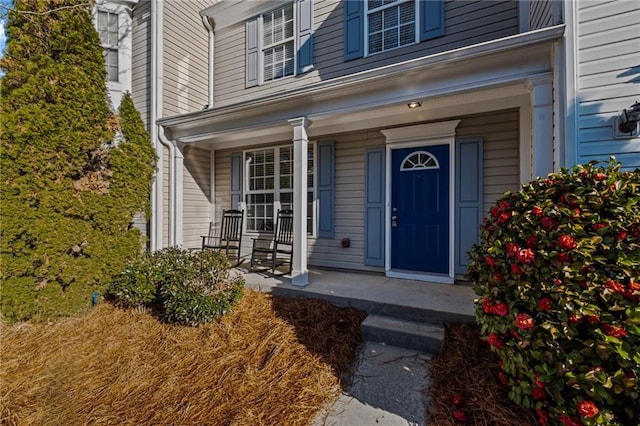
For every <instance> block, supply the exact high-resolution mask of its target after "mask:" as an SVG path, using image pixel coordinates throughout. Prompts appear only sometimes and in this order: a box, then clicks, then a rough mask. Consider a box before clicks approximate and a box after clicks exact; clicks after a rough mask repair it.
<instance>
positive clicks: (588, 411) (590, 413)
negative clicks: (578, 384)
mask: <svg viewBox="0 0 640 426" xmlns="http://www.w3.org/2000/svg"><path fill="white" fill-rule="evenodd" d="M599 412H600V410H598V407H597V406H596V404H594V403H593V401H588V400H584V401H580V402H579V403H578V413H580V415H581V416H584V417H587V418H589V419H590V418H591V417H595V416H597V415H598V413H599Z"/></svg>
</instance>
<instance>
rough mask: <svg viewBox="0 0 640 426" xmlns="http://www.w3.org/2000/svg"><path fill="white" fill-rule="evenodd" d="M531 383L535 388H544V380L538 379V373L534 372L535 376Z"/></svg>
mask: <svg viewBox="0 0 640 426" xmlns="http://www.w3.org/2000/svg"><path fill="white" fill-rule="evenodd" d="M533 384H534V385H535V387H537V388H543V389H544V382H543V381H542V380H540V375H539V374H536V375H535V377H534V378H533Z"/></svg>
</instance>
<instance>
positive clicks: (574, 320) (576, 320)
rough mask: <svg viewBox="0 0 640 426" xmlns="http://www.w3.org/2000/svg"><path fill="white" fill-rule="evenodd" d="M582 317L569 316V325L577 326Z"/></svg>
mask: <svg viewBox="0 0 640 426" xmlns="http://www.w3.org/2000/svg"><path fill="white" fill-rule="evenodd" d="M582 318H583V317H582V315H580V314H573V313H571V314H569V322H570V323H571V324H579V323H580V322H581V321H582Z"/></svg>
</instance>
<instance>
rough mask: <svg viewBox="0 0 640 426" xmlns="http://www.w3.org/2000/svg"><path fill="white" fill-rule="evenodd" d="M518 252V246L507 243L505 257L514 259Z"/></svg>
mask: <svg viewBox="0 0 640 426" xmlns="http://www.w3.org/2000/svg"><path fill="white" fill-rule="evenodd" d="M518 251H520V246H519V245H517V244H516V243H507V256H509V257H514V256H516V255H517V254H518Z"/></svg>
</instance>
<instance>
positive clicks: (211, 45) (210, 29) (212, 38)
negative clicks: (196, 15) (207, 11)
mask: <svg viewBox="0 0 640 426" xmlns="http://www.w3.org/2000/svg"><path fill="white" fill-rule="evenodd" d="M202 23H203V24H204V26H205V28H206V29H207V32H208V33H209V97H208V99H209V102H208V104H207V108H213V103H214V98H213V93H214V84H215V82H214V79H213V66H214V64H215V62H214V61H215V59H214V47H215V36H216V35H215V32H214V31H213V29H214V22H213V19H211V18H209V17H208V16H203V17H202Z"/></svg>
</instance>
